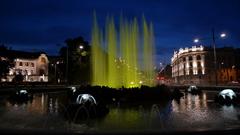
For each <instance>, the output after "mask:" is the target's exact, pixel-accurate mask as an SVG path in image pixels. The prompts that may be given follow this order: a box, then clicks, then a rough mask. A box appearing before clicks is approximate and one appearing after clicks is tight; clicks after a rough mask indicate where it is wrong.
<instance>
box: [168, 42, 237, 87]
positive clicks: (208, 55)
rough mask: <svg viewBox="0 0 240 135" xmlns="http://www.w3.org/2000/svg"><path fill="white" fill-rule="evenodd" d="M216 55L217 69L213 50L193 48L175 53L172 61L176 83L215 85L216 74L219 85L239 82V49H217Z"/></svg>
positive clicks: (181, 49) (200, 47)
mask: <svg viewBox="0 0 240 135" xmlns="http://www.w3.org/2000/svg"><path fill="white" fill-rule="evenodd" d="M216 54H217V65H216V69H215V67H214V55H213V49H212V48H208V47H203V46H199V47H197V46H193V47H191V48H184V49H183V48H180V49H179V51H175V52H174V55H173V57H172V59H171V64H172V78H173V79H174V83H177V84H215V83H216V79H215V73H216V74H217V83H218V84H226V83H229V82H232V81H236V82H237V81H238V82H239V79H240V75H239V63H240V62H239V60H238V59H239V58H240V57H239V49H234V48H231V47H223V48H217V49H216ZM237 58H238V59H237ZM215 71H216V72H215ZM224 76H225V77H224Z"/></svg>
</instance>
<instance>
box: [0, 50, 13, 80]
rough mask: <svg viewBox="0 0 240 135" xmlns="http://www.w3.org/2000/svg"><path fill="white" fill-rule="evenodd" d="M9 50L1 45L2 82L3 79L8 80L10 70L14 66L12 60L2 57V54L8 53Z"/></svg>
mask: <svg viewBox="0 0 240 135" xmlns="http://www.w3.org/2000/svg"><path fill="white" fill-rule="evenodd" d="M7 50H8V49H7V47H6V46H5V45H0V82H1V80H2V78H6V76H7V74H8V73H9V70H10V68H11V67H13V66H14V64H13V59H12V58H10V57H6V56H1V52H6V51H7Z"/></svg>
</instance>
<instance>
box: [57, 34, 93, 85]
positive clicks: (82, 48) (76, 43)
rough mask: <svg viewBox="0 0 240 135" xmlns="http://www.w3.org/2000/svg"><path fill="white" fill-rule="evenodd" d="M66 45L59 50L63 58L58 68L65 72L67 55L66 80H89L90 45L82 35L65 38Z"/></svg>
mask: <svg viewBox="0 0 240 135" xmlns="http://www.w3.org/2000/svg"><path fill="white" fill-rule="evenodd" d="M65 43H66V45H67V46H66V47H62V48H61V49H60V51H59V53H60V56H61V57H62V59H63V60H64V63H63V64H60V65H59V68H60V69H61V70H62V71H63V72H64V73H65V76H66V70H67V69H66V67H67V66H66V64H67V57H68V77H67V78H68V82H69V83H78V84H79V83H80V84H86V83H88V82H89V81H90V46H89V44H88V42H87V41H85V40H84V39H83V38H82V37H77V38H73V39H71V38H69V39H67V40H65Z"/></svg>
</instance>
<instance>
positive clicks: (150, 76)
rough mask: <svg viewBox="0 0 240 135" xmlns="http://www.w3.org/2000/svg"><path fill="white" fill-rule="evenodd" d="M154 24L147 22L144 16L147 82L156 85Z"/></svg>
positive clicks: (144, 63)
mask: <svg viewBox="0 0 240 135" xmlns="http://www.w3.org/2000/svg"><path fill="white" fill-rule="evenodd" d="M153 55H154V53H153V26H152V25H150V28H149V25H148V24H147V22H146V19H145V17H143V65H144V71H145V77H146V82H145V83H146V84H147V85H149V86H153V85H154V67H153V63H154V62H153V60H154V59H153Z"/></svg>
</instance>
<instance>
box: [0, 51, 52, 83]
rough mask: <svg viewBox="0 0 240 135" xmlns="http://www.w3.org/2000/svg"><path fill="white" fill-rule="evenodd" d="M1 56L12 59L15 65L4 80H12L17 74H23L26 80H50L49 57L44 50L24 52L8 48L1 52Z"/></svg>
mask: <svg viewBox="0 0 240 135" xmlns="http://www.w3.org/2000/svg"><path fill="white" fill-rule="evenodd" d="M0 56H1V58H5V59H12V60H13V63H14V66H13V67H12V68H10V70H9V73H8V74H7V77H6V78H4V79H3V78H2V81H5V82H12V81H13V80H14V77H15V76H16V75H23V81H24V82H48V63H49V61H48V57H47V55H46V54H45V53H42V52H36V53H31V52H24V51H16V50H6V51H1V52H0Z"/></svg>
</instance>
